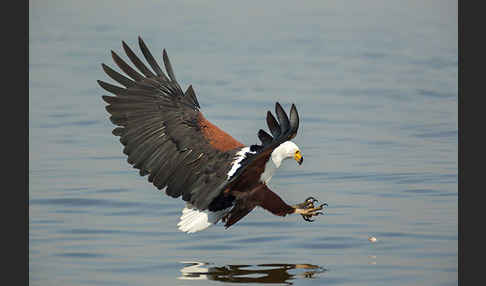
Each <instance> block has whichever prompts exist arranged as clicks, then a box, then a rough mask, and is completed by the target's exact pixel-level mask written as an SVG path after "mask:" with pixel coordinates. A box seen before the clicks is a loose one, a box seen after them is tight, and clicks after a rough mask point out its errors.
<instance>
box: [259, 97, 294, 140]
mask: <svg viewBox="0 0 486 286" xmlns="http://www.w3.org/2000/svg"><path fill="white" fill-rule="evenodd" d="M275 113H276V115H277V118H278V121H277V120H276V119H275V117H274V116H273V114H272V112H270V111H267V117H266V120H267V125H268V128H269V129H270V132H271V133H272V135H269V134H268V133H266V132H265V131H263V130H261V129H260V130H259V131H258V138H259V139H260V141H261V142H262V145H263V146H266V145H268V144H270V143H272V142H275V141H281V140H290V139H292V138H294V137H295V136H296V134H297V130H298V129H299V114H298V113H297V108H296V107H295V104H293V103H292V107H291V108H290V119H289V116H288V115H287V113H286V112H285V110H284V109H283V108H282V105H281V104H280V103H279V102H276V103H275Z"/></svg>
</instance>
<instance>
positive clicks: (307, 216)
mask: <svg viewBox="0 0 486 286" xmlns="http://www.w3.org/2000/svg"><path fill="white" fill-rule="evenodd" d="M315 202H317V200H316V199H314V198H313V197H308V198H307V199H306V200H305V201H304V202H303V203H300V204H296V205H294V206H293V207H294V208H295V210H294V213H296V214H300V215H302V218H304V220H305V221H309V222H313V221H314V220H313V219H311V217H313V216H318V215H320V214H321V215H322V214H324V213H322V212H319V211H320V210H322V209H323V208H324V206H327V204H326V203H323V204H321V205H320V206H318V207H315V206H314V203H315Z"/></svg>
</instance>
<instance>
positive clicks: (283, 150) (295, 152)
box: [260, 141, 304, 183]
mask: <svg viewBox="0 0 486 286" xmlns="http://www.w3.org/2000/svg"><path fill="white" fill-rule="evenodd" d="M289 158H294V160H295V161H297V163H299V165H301V164H302V162H303V161H304V157H302V153H301V152H300V149H299V146H297V145H296V144H295V143H294V142H292V141H285V142H284V143H282V144H280V145H279V146H278V147H277V148H275V149H274V150H273V152H272V155H271V156H270V159H269V160H268V162H267V163H266V164H265V171H263V173H262V175H261V176H260V181H262V182H264V183H268V182H269V181H270V179H271V178H272V176H273V174H274V173H275V171H276V170H277V168H279V167H280V165H281V164H282V161H283V160H285V159H289Z"/></svg>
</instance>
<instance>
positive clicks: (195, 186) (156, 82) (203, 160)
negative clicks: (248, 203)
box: [98, 37, 243, 209]
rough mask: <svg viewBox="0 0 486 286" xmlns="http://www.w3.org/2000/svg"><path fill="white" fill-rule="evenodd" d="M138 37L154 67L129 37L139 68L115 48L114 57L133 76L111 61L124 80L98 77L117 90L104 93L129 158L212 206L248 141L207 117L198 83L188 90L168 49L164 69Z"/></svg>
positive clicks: (178, 191) (160, 182)
mask: <svg viewBox="0 0 486 286" xmlns="http://www.w3.org/2000/svg"><path fill="white" fill-rule="evenodd" d="M138 42H139V45H140V49H141V51H142V53H143V56H144V57H145V59H146V60H147V62H148V64H149V65H150V67H151V68H152V70H153V71H152V70H150V69H149V68H148V67H147V66H146V65H145V64H144V63H143V62H142V61H141V60H140V59H139V58H138V57H137V56H136V55H135V53H134V52H133V51H132V50H131V49H130V48H129V47H128V45H127V44H126V43H125V42H123V49H124V50H125V52H126V54H127V56H128V58H129V59H130V61H131V62H132V63H133V65H134V66H135V67H136V68H137V69H138V71H136V70H135V69H133V68H132V67H130V65H128V64H127V63H126V62H125V61H124V60H123V59H122V58H120V57H119V56H118V55H117V54H116V53H115V52H113V51H112V52H111V53H112V57H113V60H114V61H115V63H116V64H117V66H118V67H119V68H120V69H121V70H122V71H123V72H124V73H125V74H126V75H127V76H128V77H127V76H124V75H122V74H120V73H118V72H116V71H115V70H113V69H112V68H110V67H108V66H107V65H105V64H102V67H103V70H104V71H105V72H106V74H107V75H108V76H109V77H111V78H112V79H113V80H115V81H116V82H118V83H119V84H120V85H121V86H116V85H112V84H110V83H106V82H103V81H98V83H99V85H100V86H101V87H102V88H103V89H105V90H106V91H108V92H110V93H112V94H114V95H115V96H103V97H102V98H103V100H104V101H105V102H107V103H108V104H109V105H107V106H106V110H107V111H108V112H109V113H110V114H111V117H110V120H111V122H113V123H114V124H115V125H117V126H118V127H116V128H115V129H114V130H113V134H114V135H116V136H120V142H121V143H122V144H123V145H124V149H123V153H125V154H126V155H128V163H130V164H131V165H133V167H134V168H137V169H139V170H140V175H141V176H145V175H149V176H148V180H149V182H151V183H153V184H154V185H155V186H156V187H157V188H158V189H163V188H165V187H166V193H167V194H168V195H170V196H172V197H179V196H181V195H182V199H183V200H185V201H188V202H190V203H191V204H192V205H193V206H195V207H197V208H198V209H206V208H207V207H208V205H209V203H210V202H211V201H212V200H213V199H214V198H215V197H217V196H218V195H219V193H220V192H221V186H223V185H225V184H226V182H227V174H228V171H229V170H230V169H231V164H232V162H233V159H234V156H235V154H236V151H237V150H238V149H240V148H241V147H243V144H241V143H240V142H238V141H237V140H235V139H234V138H233V137H231V136H230V135H228V134H227V133H225V132H224V131H222V130H221V129H219V128H218V127H216V126H214V125H213V124H211V123H210V122H209V121H207V120H206V119H205V118H204V116H203V115H202V113H201V112H200V111H199V108H200V106H199V102H198V100H197V97H196V94H195V93H194V90H193V89H192V86H189V88H188V89H187V90H186V91H185V92H183V91H182V89H181V87H180V86H179V84H178V83H177V80H176V77H175V74H174V71H173V69H172V66H171V63H170V61H169V58H168V56H167V53H166V51H165V50H164V51H163V61H164V65H165V69H166V71H167V75H165V74H164V72H163V71H162V69H161V68H160V66H159V65H158V64H157V62H156V61H155V59H154V57H153V56H152V54H151V53H150V51H149V50H148V48H147V46H146V45H145V43H144V42H143V40H142V39H141V38H140V37H139V38H138Z"/></svg>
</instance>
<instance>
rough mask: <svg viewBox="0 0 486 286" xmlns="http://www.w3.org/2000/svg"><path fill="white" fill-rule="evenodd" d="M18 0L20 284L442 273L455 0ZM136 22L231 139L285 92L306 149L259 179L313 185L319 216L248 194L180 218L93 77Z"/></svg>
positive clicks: (444, 278)
mask: <svg viewBox="0 0 486 286" xmlns="http://www.w3.org/2000/svg"><path fill="white" fill-rule="evenodd" d="M29 4H30V6H29V159H30V160H29V280H30V284H31V285H91V284H93V285H154V284H160V285H213V284H214V285H218V284H221V283H220V282H217V281H213V280H223V281H226V283H230V282H235V281H236V280H235V279H234V278H235V277H243V278H248V279H247V280H244V281H246V282H247V283H251V282H259V283H265V282H268V281H265V280H262V279H260V280H258V279H259V277H260V278H261V275H269V276H271V277H273V278H274V280H276V282H279V281H280V280H278V279H281V280H282V281H280V282H282V283H294V285H322V284H326V285H327V284H340V285H390V284H393V285H456V284H457V229H458V220H457V146H458V143H457V140H458V137H457V130H458V123H457V89H458V83H457V81H458V71H457V65H458V49H457V38H458V35H457V34H458V31H457V1H425V3H423V1H390V0H387V1H245V2H238V3H237V2H233V1H177V2H176V1H171V2H168V1H142V2H136V1H84V2H81V1H72V2H69V1H29ZM139 35H140V36H142V37H143V39H144V40H145V42H146V44H147V45H148V47H149V48H150V49H151V51H152V53H153V54H154V56H155V57H156V59H157V60H159V61H161V59H162V56H161V51H162V49H163V48H165V49H167V52H168V54H169V57H170V59H171V62H172V65H173V67H174V70H175V73H176V76H177V79H178V81H179V83H180V84H181V86H182V88H183V89H184V90H185V88H186V87H187V86H188V85H189V84H192V85H193V87H194V89H195V91H196V93H197V95H198V99H199V102H200V104H201V107H202V112H203V113H204V114H205V116H206V117H207V118H208V119H209V120H211V121H212V122H213V123H214V124H216V125H218V126H220V127H221V128H223V129H224V130H225V131H227V132H228V133H230V134H232V135H233V136H234V137H235V138H237V139H238V140H239V141H241V142H243V143H245V144H253V143H256V142H257V137H256V132H257V131H258V129H260V128H266V125H265V119H264V118H265V114H266V111H267V110H269V109H270V110H273V109H274V103H275V101H279V102H280V103H282V104H283V106H284V108H286V109H287V110H288V109H289V108H290V104H291V103H295V104H296V105H297V108H298V110H299V114H300V117H301V127H300V129H299V134H298V136H297V137H296V138H295V140H294V141H295V142H296V143H297V144H298V145H299V146H300V148H301V149H302V152H303V154H304V157H305V161H304V164H303V165H302V166H300V167H299V166H297V165H296V164H295V163H293V162H291V161H289V162H286V163H285V164H284V165H283V167H282V168H281V170H280V172H279V173H278V175H277V176H275V177H274V179H273V180H272V182H271V187H272V189H273V190H274V191H275V192H277V193H278V194H279V195H280V196H281V197H282V198H284V200H286V201H287V202H288V203H292V204H293V203H296V202H301V201H302V200H303V199H305V198H306V197H308V196H310V195H312V196H315V197H317V198H319V199H320V200H322V201H326V202H327V203H328V204H329V208H328V209H327V211H326V216H321V217H318V218H317V220H316V222H314V223H312V224H310V223H307V222H305V221H303V220H302V219H301V217H298V216H290V217H286V218H280V217H276V216H273V215H271V214H269V213H267V212H265V211H263V210H261V209H257V210H255V211H253V212H252V213H251V214H249V215H248V216H247V217H245V218H244V219H243V220H242V221H240V222H239V223H238V224H237V225H235V226H234V227H232V228H230V229H228V230H224V228H223V227H222V226H221V225H217V226H215V227H212V228H210V229H208V230H206V231H204V232H201V233H196V234H194V235H187V234H184V233H181V232H179V231H178V230H177V227H176V224H177V222H178V220H179V216H180V214H181V213H180V212H181V209H182V208H183V206H184V203H183V201H182V200H180V199H172V198H170V197H168V196H165V195H164V194H163V193H160V192H158V191H156V189H155V188H154V187H153V186H152V185H151V184H150V183H148V182H147V180H146V178H142V177H139V176H138V172H137V171H136V170H135V169H132V168H131V167H130V166H129V165H128V163H126V158H125V156H124V155H123V154H122V152H121V149H122V147H121V144H120V143H119V142H118V139H117V138H116V137H114V136H113V135H112V134H111V130H112V129H113V127H114V126H113V125H112V124H111V123H110V122H109V120H108V113H107V112H106V111H105V109H104V106H105V103H104V102H103V101H102V100H101V95H103V94H106V93H105V92H104V90H102V89H101V88H100V87H99V86H98V85H97V83H96V80H97V79H101V80H104V81H108V82H112V83H113V81H111V79H109V78H108V77H107V76H106V75H105V74H104V72H103V71H102V69H101V66H100V64H101V63H102V62H104V63H105V64H108V65H109V66H111V67H115V66H116V65H115V64H114V63H113V61H112V59H111V56H110V50H114V51H116V52H117V53H118V54H120V55H121V56H122V57H124V58H125V59H127V57H126V56H125V55H124V53H123V50H122V48H121V41H122V40H124V41H126V42H127V44H129V45H130V46H131V47H132V49H133V50H134V52H135V53H137V54H138V55H141V53H140V52H139V48H138V44H137V37H138V36H139ZM370 235H374V236H376V237H377V239H378V241H377V242H376V243H370V242H368V240H367V238H368V236H370ZM187 261H194V262H199V263H208V264H207V265H206V266H204V265H202V266H201V267H199V268H197V267H196V268H197V269H198V270H194V269H193V268H190V267H189V268H188V265H189V266H190V265H192V264H187V263H183V262H187ZM268 263H273V264H279V266H273V267H276V268H278V269H284V270H283V272H284V274H285V273H286V274H285V275H287V274H288V277H287V276H285V275H283V276H282V275H281V274H278V275H277V276H275V275H274V274H269V273H270V271H269V270H268V269H270V268H271V267H270V266H258V265H261V264H268ZM283 264H285V265H290V266H289V268H288V269H287V268H286V267H287V266H285V267H284V266H282V265H283ZM300 264H310V265H314V266H316V267H317V268H310V269H313V270H311V272H312V275H310V276H312V277H311V278H306V275H305V271H308V270H305V271H304V270H302V269H301V268H299V267H298V265H300ZM229 265H239V266H242V265H250V267H248V269H251V270H255V271H263V273H264V274H262V273H259V274H258V273H256V272H255V273H253V274H251V275H250V274H244V273H243V274H242V273H240V272H236V271H233V270H231V271H230V270H228V271H227V272H225V271H222V270H221V269H223V270H224V269H231V267H229ZM209 267H220V268H218V269H217V270H214V269H209ZM243 268H244V267H243ZM294 268H295V269H294ZM201 269H203V270H202V271H203V272H206V273H212V274H213V275H207V274H203V275H196V274H194V272H196V271H200V270H201ZM315 269H317V270H318V271H317V270H315ZM187 272H189V274H188V275H189V276H191V277H192V278H199V279H200V280H197V281H187V280H179V279H178V277H182V276H184V275H186V274H184V273H187ZM191 273H192V274H191ZM265 273H266V274H265ZM271 273H273V272H271ZM230 274H232V275H233V276H232V277H233V278H231V279H233V280H231V279H230V278H228V277H230V276H231V275H230ZM259 275H260V276H259ZM272 275H273V276H272ZM189 276H187V275H186V277H189ZM307 276H309V275H307ZM275 277H277V278H278V279H277V278H275ZM208 279H209V280H208ZM211 279H212V280H211ZM252 279H253V280H252ZM255 279H256V280H255ZM241 281H242V280H240V282H241Z"/></svg>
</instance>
